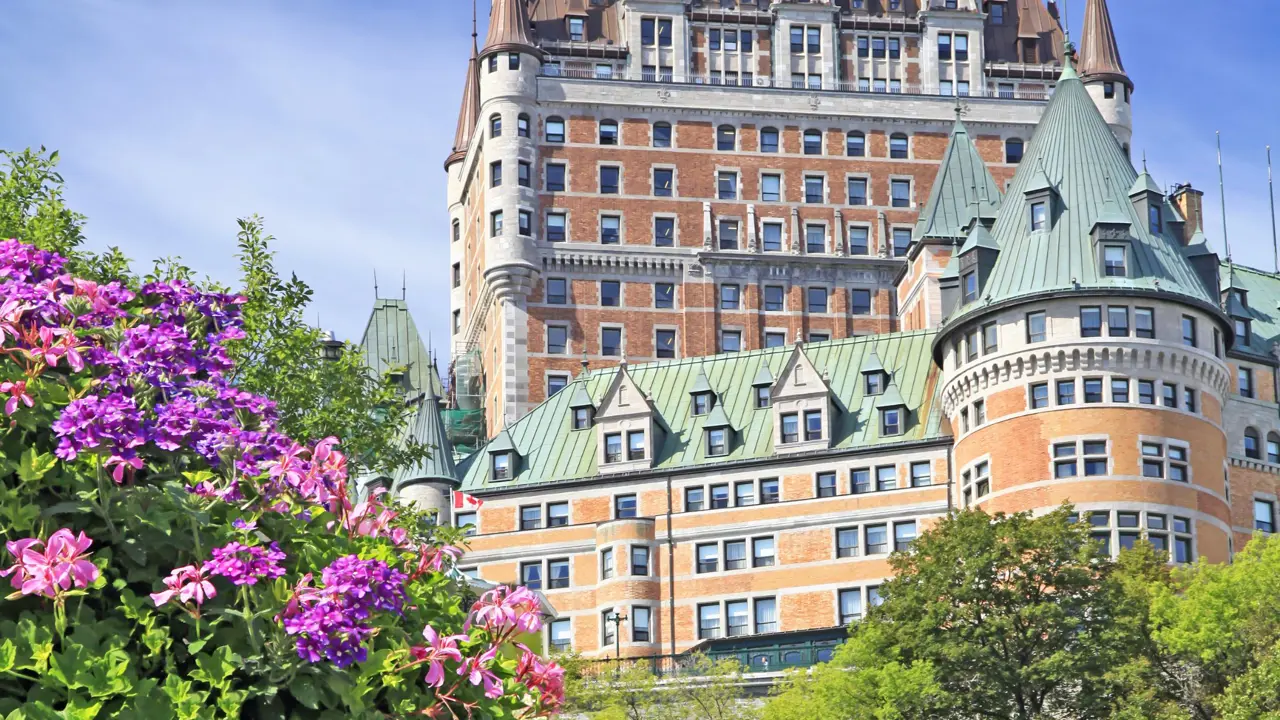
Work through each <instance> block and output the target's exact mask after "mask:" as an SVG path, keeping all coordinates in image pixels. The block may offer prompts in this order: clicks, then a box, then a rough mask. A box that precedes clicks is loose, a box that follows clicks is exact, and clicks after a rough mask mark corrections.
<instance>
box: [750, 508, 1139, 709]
mask: <svg viewBox="0 0 1280 720" xmlns="http://www.w3.org/2000/svg"><path fill="white" fill-rule="evenodd" d="M1069 516H1070V511H1069V509H1067V508H1065V507H1064V508H1060V509H1058V510H1056V511H1054V512H1053V513H1050V514H1048V515H1045V516H1041V517H1032V516H1031V515H1029V514H1017V515H1011V516H1005V515H996V516H995V517H990V516H988V515H986V514H985V513H983V512H981V511H965V512H961V513H959V514H956V515H954V516H951V517H949V518H946V519H944V520H943V521H942V522H941V523H939V525H938V526H937V527H936V528H934V529H933V530H931V531H930V532H927V533H924V534H923V535H921V536H920V537H919V538H918V539H917V540H916V541H915V543H914V546H913V548H912V550H911V551H910V552H901V553H896V554H894V555H893V557H892V558H891V560H890V562H891V565H892V567H893V574H894V577H893V579H892V580H890V581H888V582H886V583H885V584H884V585H883V586H882V587H881V592H882V594H883V596H884V598H885V602H884V604H883V605H880V606H879V607H877V608H874V609H873V610H872V611H871V612H870V613H869V615H868V617H867V619H866V620H864V621H863V622H862V623H859V624H857V625H855V626H854V627H853V630H852V636H851V639H850V641H849V643H847V644H846V645H845V646H844V647H843V648H842V649H841V650H840V652H839V654H838V655H837V656H836V660H835V661H834V662H833V663H832V665H833V666H835V668H836V669H837V670H838V671H839V672H832V671H830V670H827V669H823V670H820V671H818V672H816V673H815V674H814V679H813V680H811V681H807V682H806V681H804V680H801V679H800V678H795V677H793V678H792V680H791V681H790V683H789V684H788V685H786V686H784V689H783V691H782V693H781V694H780V695H779V696H778V697H777V698H775V699H774V700H773V702H771V703H770V705H769V708H768V712H767V714H766V717H767V718H768V719H769V720H784V719H786V718H793V717H801V716H800V715H795V714H791V712H790V707H791V706H793V705H798V704H799V703H800V702H802V701H806V700H807V701H808V702H810V703H811V704H812V705H814V706H815V707H817V706H821V705H823V704H831V705H835V707H833V708H831V709H829V710H827V711H826V714H824V715H816V716H817V717H829V718H832V720H835V719H836V718H841V719H855V720H861V719H862V718H868V719H870V718H876V719H880V718H956V719H957V720H958V719H960V718H965V719H969V718H992V719H994V720H1006V719H1007V720H1038V719H1041V718H1059V717H1071V718H1101V717H1106V716H1107V715H1108V713H1109V711H1110V710H1109V708H1110V704H1111V703H1112V702H1113V698H1114V694H1115V692H1116V683H1115V680H1114V679H1113V678H1111V677H1109V674H1110V672H1111V671H1113V670H1114V669H1115V668H1117V667H1120V666H1122V665H1123V664H1124V663H1125V662H1127V661H1128V660H1129V658H1130V656H1131V654H1132V651H1131V649H1130V648H1131V644H1132V643H1131V638H1130V635H1131V634H1132V628H1131V623H1129V622H1128V621H1127V619H1126V620H1125V621H1124V622H1121V621H1120V620H1121V618H1120V615H1121V614H1122V613H1125V612H1128V611H1129V610H1128V608H1127V607H1126V606H1125V605H1124V603H1122V602H1121V599H1122V584H1121V583H1120V582H1119V580H1118V579H1117V577H1116V573H1115V572H1114V571H1115V566H1114V564H1113V563H1111V562H1110V561H1109V560H1107V559H1105V558H1102V557H1100V556H1099V555H1098V553H1097V546H1096V544H1095V543H1094V542H1093V541H1091V540H1090V538H1089V534H1088V529H1087V528H1086V527H1085V526H1084V525H1083V524H1082V523H1073V522H1071V521H1070V517H1069ZM849 676H851V677H849ZM813 698H818V699H819V700H818V701H817V702H814V700H813ZM815 712H817V711H816V710H815ZM813 716H814V715H807V716H806V717H813Z"/></svg>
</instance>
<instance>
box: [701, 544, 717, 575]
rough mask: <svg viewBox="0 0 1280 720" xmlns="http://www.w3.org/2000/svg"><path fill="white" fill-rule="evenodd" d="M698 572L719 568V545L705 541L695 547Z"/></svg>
mask: <svg viewBox="0 0 1280 720" xmlns="http://www.w3.org/2000/svg"><path fill="white" fill-rule="evenodd" d="M697 553H698V572H699V573H712V572H718V571H719V570H720V545H719V544H717V543H707V544H705V545H699V546H698V547H697Z"/></svg>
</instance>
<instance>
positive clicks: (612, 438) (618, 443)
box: [604, 433, 622, 465]
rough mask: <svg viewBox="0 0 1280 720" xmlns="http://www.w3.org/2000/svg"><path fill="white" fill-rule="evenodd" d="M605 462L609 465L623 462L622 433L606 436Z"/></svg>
mask: <svg viewBox="0 0 1280 720" xmlns="http://www.w3.org/2000/svg"><path fill="white" fill-rule="evenodd" d="M604 461H605V463H606V464H609V465H611V464H613V463H618V462H622V433H609V434H608V435H605V436H604Z"/></svg>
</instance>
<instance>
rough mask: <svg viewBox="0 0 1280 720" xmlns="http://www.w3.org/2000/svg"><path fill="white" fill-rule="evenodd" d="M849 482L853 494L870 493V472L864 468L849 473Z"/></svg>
mask: <svg viewBox="0 0 1280 720" xmlns="http://www.w3.org/2000/svg"><path fill="white" fill-rule="evenodd" d="M850 482H851V486H852V487H853V492H854V494H862V493H869V492H871V471H870V470H868V469H866V468H859V469H857V470H854V471H853V472H852V473H850Z"/></svg>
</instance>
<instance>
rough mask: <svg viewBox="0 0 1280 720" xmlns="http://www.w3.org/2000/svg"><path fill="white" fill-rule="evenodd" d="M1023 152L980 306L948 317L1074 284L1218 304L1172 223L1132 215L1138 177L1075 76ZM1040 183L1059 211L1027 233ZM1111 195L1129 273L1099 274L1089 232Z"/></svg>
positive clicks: (996, 229)
mask: <svg viewBox="0 0 1280 720" xmlns="http://www.w3.org/2000/svg"><path fill="white" fill-rule="evenodd" d="M1068 75H1071V76H1070V77H1069V76H1068ZM1025 157H1026V159H1025V160H1024V161H1023V163H1022V165H1021V167H1019V168H1018V171H1017V172H1016V173H1015V174H1014V177H1013V181H1012V182H1011V183H1010V186H1009V189H1008V192H1007V193H1006V194H1005V201H1004V203H1003V204H1002V206H1001V208H1000V214H999V217H998V218H997V220H996V224H995V226H994V228H993V229H992V235H993V236H994V238H995V241H996V243H997V244H998V245H999V247H1000V254H999V256H998V257H997V259H996V261H995V264H994V266H993V267H992V269H991V273H990V275H989V276H988V277H987V279H986V282H985V283H984V286H983V289H982V292H981V293H980V297H979V298H978V299H977V301H976V303H975V304H971V305H969V306H964V307H961V308H959V309H958V311H957V315H956V316H955V317H953V318H952V320H953V321H954V320H956V319H959V318H961V317H963V316H964V315H966V314H967V313H968V312H970V311H971V310H973V309H974V308H975V307H979V306H985V305H987V304H989V303H995V302H1003V301H1008V300H1014V299H1017V298H1019V297H1023V296H1033V295H1040V294H1043V293H1046V292H1054V291H1062V290H1071V289H1073V288H1077V287H1078V288H1080V289H1083V290H1085V291H1090V290H1119V289H1143V290H1151V291H1159V292H1162V293H1170V294H1174V295H1180V296H1183V297H1185V298H1186V299H1188V300H1191V301H1196V302H1197V303H1199V304H1210V305H1212V306H1215V307H1216V306H1217V305H1218V301H1217V298H1214V297H1211V293H1210V291H1208V290H1206V288H1205V287H1204V285H1203V283H1202V282H1201V281H1200V278H1199V276H1198V275H1196V273H1195V270H1194V269H1193V268H1192V267H1191V264H1190V263H1188V262H1187V260H1186V258H1185V257H1184V256H1183V253H1182V248H1181V244H1180V242H1179V240H1178V238H1177V237H1175V234H1174V232H1173V230H1172V228H1170V227H1169V224H1168V223H1166V224H1165V227H1164V231H1163V232H1162V233H1161V234H1159V235H1153V234H1152V233H1151V231H1150V227H1149V225H1148V223H1147V219H1146V218H1140V217H1138V214H1137V211H1136V210H1135V209H1134V205H1133V203H1132V202H1131V201H1130V199H1129V193H1128V189H1129V187H1130V185H1132V184H1133V182H1134V180H1135V179H1136V178H1137V176H1138V173H1137V171H1136V170H1134V168H1133V165H1132V164H1130V162H1129V158H1128V156H1127V155H1126V154H1125V151H1124V149H1123V148H1121V146H1120V143H1119V142H1118V141H1117V140H1116V138H1115V135H1113V134H1112V132H1111V128H1110V127H1109V126H1108V125H1107V122H1106V120H1104V119H1103V118H1102V115H1101V114H1100V113H1099V112H1098V108H1097V107H1095V106H1094V104H1093V100H1092V99H1090V97H1089V94H1088V92H1087V91H1086V90H1085V87H1084V83H1082V82H1080V80H1079V79H1078V78H1076V77H1074V73H1065V72H1064V73H1063V79H1062V80H1061V81H1060V82H1059V83H1058V85H1057V87H1056V89H1055V90H1054V94H1053V99H1052V100H1051V101H1050V102H1049V105H1048V107H1047V108H1046V109H1045V112H1044V115H1043V116H1042V118H1041V120H1040V124H1039V126H1038V127H1037V128H1036V132H1035V134H1034V135H1033V136H1032V138H1031V142H1030V143H1029V144H1028V147H1027V152H1026V156H1025ZM1046 181H1047V182H1048V183H1050V184H1051V185H1052V186H1053V187H1054V189H1055V191H1056V193H1057V197H1056V198H1055V200H1054V205H1055V212H1053V213H1051V214H1050V221H1051V226H1050V227H1049V228H1048V229H1046V230H1045V231H1038V232H1034V233H1033V232H1031V230H1030V217H1029V211H1028V206H1027V203H1026V202H1025V200H1024V198H1025V195H1026V194H1027V192H1028V190H1032V189H1034V188H1037V187H1038V186H1039V185H1041V184H1043V183H1044V182H1046ZM1109 201H1110V202H1113V203H1114V204H1115V206H1116V208H1117V210H1118V211H1119V213H1121V214H1123V215H1125V216H1127V217H1128V220H1129V222H1130V225H1131V228H1130V230H1131V237H1132V240H1131V242H1130V243H1129V247H1130V248H1131V250H1130V256H1129V258H1128V265H1129V273H1128V277H1108V276H1105V275H1104V274H1103V272H1102V268H1101V267H1100V265H1101V264H1100V263H1099V261H1098V258H1097V248H1096V247H1095V245H1094V242H1093V239H1092V236H1091V235H1090V229H1091V228H1092V227H1093V224H1094V221H1095V219H1096V218H1098V217H1099V216H1101V214H1102V212H1103V209H1104V207H1105V206H1106V205H1107V203H1108V202H1109Z"/></svg>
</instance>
